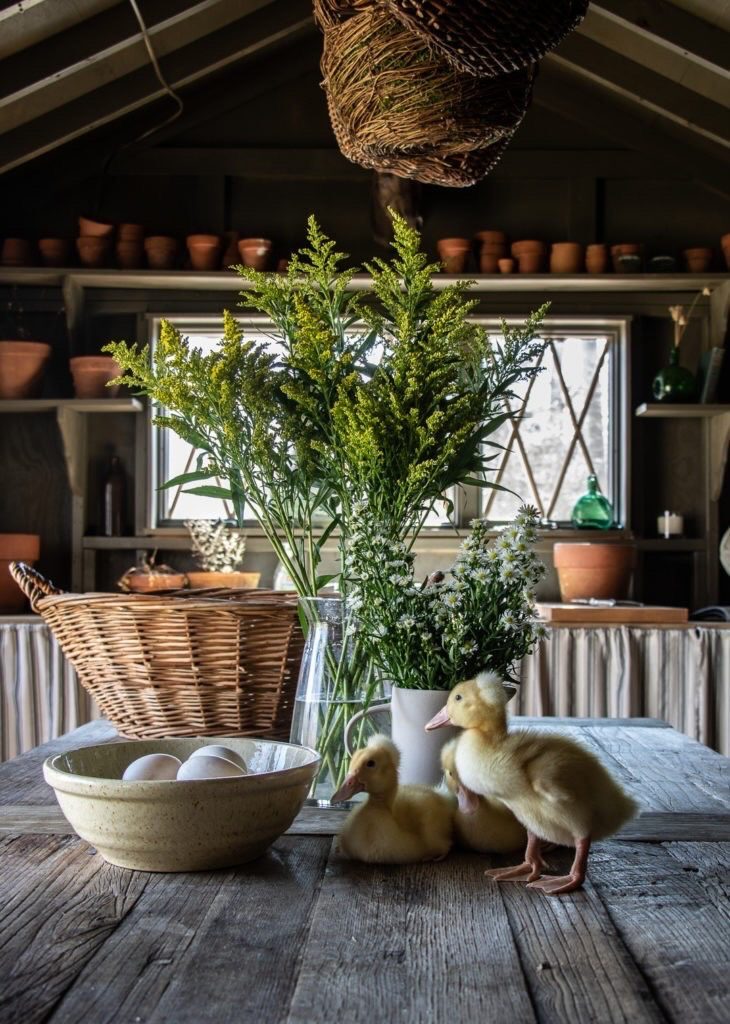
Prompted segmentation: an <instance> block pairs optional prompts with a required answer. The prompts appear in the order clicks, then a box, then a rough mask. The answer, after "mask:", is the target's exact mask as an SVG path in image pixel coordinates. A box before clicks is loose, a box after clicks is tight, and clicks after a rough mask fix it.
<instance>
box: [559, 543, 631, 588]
mask: <svg viewBox="0 0 730 1024" xmlns="http://www.w3.org/2000/svg"><path fill="white" fill-rule="evenodd" d="M553 561H554V563H555V568H556V569H557V570H558V579H559V581H560V598H561V600H562V601H564V602H566V603H567V602H569V601H574V600H575V599H576V598H591V597H595V598H599V599H607V598H614V599H616V600H618V601H620V600H624V599H625V598H626V597H627V596H628V593H629V585H630V583H631V573H632V571H633V568H634V566H635V564H636V548H635V547H634V546H633V545H632V544H608V543H595V544H594V543H590V542H583V543H565V544H556V545H555V547H554V549H553Z"/></svg>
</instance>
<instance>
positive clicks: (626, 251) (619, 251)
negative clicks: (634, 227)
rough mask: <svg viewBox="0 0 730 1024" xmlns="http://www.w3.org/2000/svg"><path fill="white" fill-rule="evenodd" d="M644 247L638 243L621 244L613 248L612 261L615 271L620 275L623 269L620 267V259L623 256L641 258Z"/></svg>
mask: <svg viewBox="0 0 730 1024" xmlns="http://www.w3.org/2000/svg"><path fill="white" fill-rule="evenodd" d="M642 249H643V246H642V245H641V244H640V243H638V242H621V243H620V244H619V245H612V246H611V260H612V262H613V269H614V270H615V271H616V273H617V274H618V273H620V270H621V267H620V265H619V259H620V258H621V256H638V257H639V258H641V252H642Z"/></svg>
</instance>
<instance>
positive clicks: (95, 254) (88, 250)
mask: <svg viewBox="0 0 730 1024" xmlns="http://www.w3.org/2000/svg"><path fill="white" fill-rule="evenodd" d="M111 250H112V242H111V239H110V238H92V237H91V236H89V237H84V238H77V239H76V251H77V252H78V254H79V260H80V261H81V263H82V265H83V266H85V267H105V266H106V265H107V264H108V262H109V256H110V254H111Z"/></svg>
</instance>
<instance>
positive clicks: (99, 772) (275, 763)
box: [43, 736, 320, 872]
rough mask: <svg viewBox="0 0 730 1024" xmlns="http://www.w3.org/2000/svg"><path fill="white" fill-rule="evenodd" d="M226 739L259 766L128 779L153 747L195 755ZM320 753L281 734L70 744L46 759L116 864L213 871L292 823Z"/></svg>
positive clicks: (90, 833)
mask: <svg viewBox="0 0 730 1024" xmlns="http://www.w3.org/2000/svg"><path fill="white" fill-rule="evenodd" d="M211 743H221V744H223V745H224V746H226V747H230V748H231V749H232V750H234V751H236V753H238V754H240V755H241V756H242V757H243V759H244V761H245V762H246V764H247V766H248V771H249V774H247V775H244V776H242V777H240V778H225V779H210V780H196V781H194V782H178V781H177V780H171V781H164V782H122V774H123V772H124V769H125V768H126V767H127V766H128V765H129V764H130V763H131V762H132V761H134V760H135V759H136V758H138V757H143V756H144V755H145V754H155V753H164V754H172V755H173V756H175V757H178V758H179V759H180V760H181V761H185V760H186V759H187V758H188V757H189V756H190V755H191V754H192V752H193V751H194V750H197V749H198V747H204V746H207V745H208V744H211ZM319 761H320V757H319V754H317V753H316V752H315V751H314V750H310V749H309V747H299V746H296V745H294V744H291V743H278V742H275V741H273V740H260V739H241V738H231V737H227V736H222V737H212V736H209V737H206V738H204V739H203V738H197V739H170V740H129V741H122V742H120V743H106V744H100V745H97V746H93V747H82V748H79V749H77V750H70V751H68V752H67V753H65V754H55V755H53V756H52V757H49V758H48V759H47V760H46V762H45V763H44V765H43V775H44V778H45V780H46V782H47V783H48V784H49V785H50V786H52V787H53V789H54V790H55V792H56V798H57V799H58V802H59V804H60V806H61V810H62V811H63V813H64V815H65V816H66V818H67V819H68V821H69V823H70V824H71V826H72V827H73V829H74V831H75V832H76V833H77V834H78V835H79V836H80V837H81V838H82V839H85V840H86V841H87V842H88V843H91V845H92V846H94V847H96V849H97V850H98V851H99V853H100V854H101V855H102V857H103V858H104V859H105V860H107V861H109V863H110V864H116V865H118V866H119V867H123V868H134V869H136V870H137V871H164V872H170V871H206V870H210V869H213V868H223V867H232V866H233V865H235V864H244V863H245V862H246V861H249V860H253V859H254V858H255V857H258V856H260V855H261V854H262V853H263V852H264V851H265V850H266V849H267V848H268V847H269V846H270V845H271V844H272V843H273V842H274V840H275V839H277V838H278V837H279V836H280V835H281V834H282V833H283V832H285V831H286V830H287V829H288V828H289V826H290V825H291V823H292V821H293V820H294V818H295V817H296V816H297V814H298V813H299V811H300V809H301V807H302V804H303V803H304V800H305V799H306V796H307V793H308V791H309V787H310V785H311V783H312V780H313V779H314V776H315V775H316V773H317V770H318V767H319Z"/></svg>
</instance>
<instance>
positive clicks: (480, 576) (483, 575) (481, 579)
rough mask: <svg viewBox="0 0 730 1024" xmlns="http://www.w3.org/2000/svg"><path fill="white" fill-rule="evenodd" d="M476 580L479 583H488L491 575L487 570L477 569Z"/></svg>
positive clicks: (475, 572)
mask: <svg viewBox="0 0 730 1024" xmlns="http://www.w3.org/2000/svg"><path fill="white" fill-rule="evenodd" d="M474 579H475V580H476V582H477V583H487V582H488V580H489V573H488V572H487V570H486V569H476V570H475V571H474Z"/></svg>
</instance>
